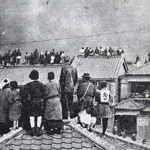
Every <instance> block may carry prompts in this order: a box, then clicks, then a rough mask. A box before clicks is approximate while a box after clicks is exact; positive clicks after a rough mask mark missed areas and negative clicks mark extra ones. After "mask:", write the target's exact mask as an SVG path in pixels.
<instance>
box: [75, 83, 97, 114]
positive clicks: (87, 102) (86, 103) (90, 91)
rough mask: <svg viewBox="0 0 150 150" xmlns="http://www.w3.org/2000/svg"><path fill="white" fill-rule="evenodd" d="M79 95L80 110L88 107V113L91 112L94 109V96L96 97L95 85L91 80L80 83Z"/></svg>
mask: <svg viewBox="0 0 150 150" xmlns="http://www.w3.org/2000/svg"><path fill="white" fill-rule="evenodd" d="M86 90H87V92H86ZM85 92H86V94H85ZM84 95H85V96H84ZM77 96H78V112H80V111H82V110H85V109H86V111H87V113H89V114H91V113H92V110H93V98H94V97H95V87H94V85H93V84H92V83H91V82H90V81H85V82H83V83H81V84H79V86H78V88H77ZM83 96H84V97H83Z"/></svg>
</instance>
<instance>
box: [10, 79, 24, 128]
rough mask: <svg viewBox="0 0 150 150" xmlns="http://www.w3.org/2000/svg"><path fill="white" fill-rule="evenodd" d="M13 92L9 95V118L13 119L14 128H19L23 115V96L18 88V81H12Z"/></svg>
mask: <svg viewBox="0 0 150 150" xmlns="http://www.w3.org/2000/svg"><path fill="white" fill-rule="evenodd" d="M10 89H11V93H10V95H9V104H10V107H9V120H10V121H13V128H12V129H13V130H16V129H18V127H19V119H20V116H21V106H22V105H21V97H20V94H19V90H18V83H17V82H16V81H11V82H10Z"/></svg>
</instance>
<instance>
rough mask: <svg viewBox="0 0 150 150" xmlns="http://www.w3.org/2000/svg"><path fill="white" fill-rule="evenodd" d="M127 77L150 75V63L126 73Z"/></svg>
mask: <svg viewBox="0 0 150 150" xmlns="http://www.w3.org/2000/svg"><path fill="white" fill-rule="evenodd" d="M126 74H127V75H150V63H147V64H144V65H142V66H140V67H138V68H136V69H133V70H131V71H129V72H128V73H126Z"/></svg>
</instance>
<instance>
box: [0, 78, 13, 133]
mask: <svg viewBox="0 0 150 150" xmlns="http://www.w3.org/2000/svg"><path fill="white" fill-rule="evenodd" d="M10 92H11V91H10V88H9V80H8V79H7V78H6V79H4V80H2V82H1V89H0V135H1V136H2V135H3V134H6V133H8V132H9V131H10V130H9V127H10V123H9V99H8V98H9V94H10Z"/></svg>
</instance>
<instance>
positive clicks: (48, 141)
mask: <svg viewBox="0 0 150 150" xmlns="http://www.w3.org/2000/svg"><path fill="white" fill-rule="evenodd" d="M51 143H52V140H47V139H42V144H45V145H50V144H51Z"/></svg>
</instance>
